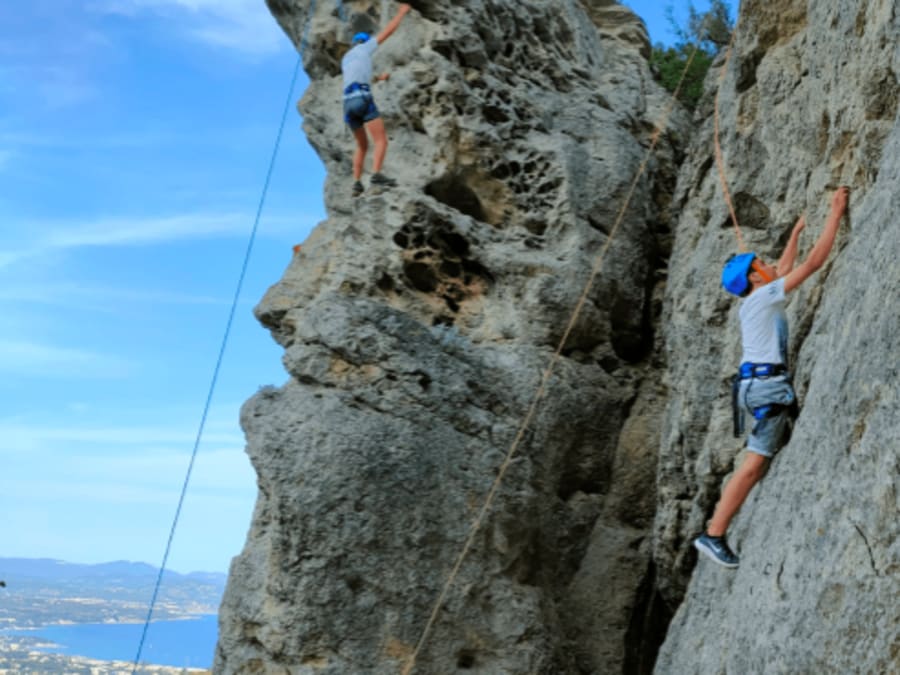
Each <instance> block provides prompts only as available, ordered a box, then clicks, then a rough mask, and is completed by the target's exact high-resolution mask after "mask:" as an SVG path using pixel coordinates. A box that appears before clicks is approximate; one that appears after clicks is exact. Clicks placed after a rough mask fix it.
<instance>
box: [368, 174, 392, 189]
mask: <svg viewBox="0 0 900 675" xmlns="http://www.w3.org/2000/svg"><path fill="white" fill-rule="evenodd" d="M370 182H371V184H372V185H373V186H374V185H378V186H380V187H394V186H395V185H397V181H395V180H394V179H393V178H388V177H387V176H385V175H384V174H383V173H373V174H372V180H371V181H370Z"/></svg>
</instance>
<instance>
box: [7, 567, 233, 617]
mask: <svg viewBox="0 0 900 675" xmlns="http://www.w3.org/2000/svg"><path fill="white" fill-rule="evenodd" d="M158 574H159V569H158V568H156V567H153V566H152V565H147V564H145V563H133V562H126V561H118V562H109V563H103V564H99V565H82V564H77V563H68V562H65V561H62V560H51V559H29V558H0V580H3V581H4V582H5V583H6V588H5V589H0V598H2V602H0V625H4V626H7V627H10V626H16V627H30V626H37V625H47V624H55V623H60V622H75V623H104V622H111V621H112V622H122V621H126V622H132V621H141V620H143V618H144V617H145V616H146V613H147V608H148V606H149V602H150V598H151V596H152V593H153V588H154V586H155V584H156V578H157V575H158ZM225 581H226V575H224V574H221V573H215V572H192V573H190V574H179V573H178V572H168V571H167V572H166V573H165V574H164V575H163V582H162V585H161V587H160V590H159V597H158V602H157V607H156V610H155V611H154V617H155V618H157V619H165V618H170V619H173V618H181V617H185V616H194V615H197V614H211V613H215V612H216V611H217V610H218V607H219V603H220V602H221V599H222V593H223V592H224V589H225Z"/></svg>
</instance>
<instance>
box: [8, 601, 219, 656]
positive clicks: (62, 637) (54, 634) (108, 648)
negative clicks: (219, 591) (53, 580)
mask: <svg viewBox="0 0 900 675" xmlns="http://www.w3.org/2000/svg"><path fill="white" fill-rule="evenodd" d="M143 631H144V625H143V624H135V623H96V624H93V623H87V624H66V625H62V626H45V627H43V628H36V629H34V630H31V631H28V632H24V631H23V632H21V633H19V634H20V635H29V636H31V637H39V638H43V639H44V640H47V641H48V642H52V643H53V644H54V646H53V647H48V648H46V649H44V650H43V651H46V652H48V653H52V654H64V655H66V656H86V657H88V658H92V659H98V660H100V661H129V662H133V661H134V658H135V656H136V655H137V650H138V645H139V644H140V641H141V634H142V633H143ZM217 636H218V622H217V620H216V615H215V614H209V615H203V616H201V617H200V618H197V619H184V620H181V621H154V622H152V623H151V624H150V627H149V629H148V630H147V637H146V638H145V641H144V648H143V650H142V651H141V659H140V660H141V663H146V664H154V665H159V666H175V667H177V668H211V667H212V663H213V654H214V652H215V649H216V639H217Z"/></svg>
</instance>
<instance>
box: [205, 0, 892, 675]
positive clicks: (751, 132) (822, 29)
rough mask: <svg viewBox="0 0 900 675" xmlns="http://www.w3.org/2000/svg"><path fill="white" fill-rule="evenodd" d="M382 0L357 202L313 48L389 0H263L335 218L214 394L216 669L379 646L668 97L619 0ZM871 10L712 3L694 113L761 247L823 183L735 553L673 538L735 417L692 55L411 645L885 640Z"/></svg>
mask: <svg viewBox="0 0 900 675" xmlns="http://www.w3.org/2000/svg"><path fill="white" fill-rule="evenodd" d="M412 4H413V7H414V12H413V13H412V14H411V15H410V16H409V17H408V18H407V19H406V21H404V23H403V24H402V25H401V27H400V29H399V31H398V33H397V34H396V36H395V37H393V38H391V39H390V40H389V41H388V42H387V43H386V44H385V45H384V46H383V47H382V48H380V49H379V52H378V54H377V56H376V67H377V68H378V69H379V70H390V71H391V73H392V77H391V79H390V81H389V82H388V83H386V84H383V85H377V86H376V87H375V97H376V101H377V102H378V104H379V107H380V108H381V110H382V112H383V113H384V117H385V120H386V123H387V127H388V130H389V135H390V138H391V147H390V150H389V153H388V161H387V165H386V172H387V173H388V174H390V175H392V176H394V177H396V178H397V179H398V181H399V185H398V187H397V188H395V189H392V190H389V191H378V190H373V189H369V190H367V192H366V193H365V194H364V195H363V196H362V197H361V198H359V199H357V200H353V199H351V198H350V195H349V191H350V184H351V178H350V156H351V152H352V149H353V141H352V138H351V137H350V135H349V133H347V132H346V131H345V130H344V129H343V128H342V125H341V120H340V88H341V87H340V78H339V62H340V58H341V56H342V54H343V53H344V51H345V50H346V49H347V41H348V39H349V36H350V35H351V34H352V33H353V32H355V31H357V30H374V29H376V28H377V27H378V26H383V25H384V24H385V23H386V21H387V20H388V18H389V17H390V16H391V15H392V14H393V12H394V11H395V5H394V3H393V2H389V1H388V0H355V1H352V2H351V1H347V2H344V3H340V2H337V3H332V2H327V1H325V0H319V2H318V4H317V5H316V9H315V12H313V13H312V14H311V13H310V8H311V6H312V2H311V0H268V5H269V7H270V9H271V11H272V13H273V14H274V16H275V17H276V18H277V20H278V21H279V22H280V23H281V25H282V26H283V27H284V29H285V31H286V32H287V33H288V34H289V35H290V36H291V37H292V39H293V40H294V41H295V43H298V44H299V41H300V37H301V35H302V33H303V30H304V27H305V26H306V25H307V21H309V22H311V23H310V26H311V31H310V48H309V49H308V51H307V52H306V54H305V55H304V66H305V68H306V70H307V72H308V73H309V75H310V78H311V81H312V84H311V86H310V88H309V89H308V91H307V92H306V93H305V95H304V97H303V99H302V101H301V103H300V110H301V113H302V115H303V118H304V126H305V130H306V133H307V135H308V137H309V139H310V142H311V143H312V144H313V146H314V147H315V148H316V150H317V151H318V153H319V156H320V157H321V158H322V161H323V162H324V163H325V164H326V166H327V168H328V179H327V183H326V189H325V200H326V205H327V209H328V214H329V217H328V219H327V220H326V221H325V222H323V223H321V224H320V225H319V226H318V227H317V228H316V230H315V231H314V232H313V234H312V236H311V237H310V239H309V240H308V241H307V242H304V245H303V248H302V252H301V253H300V254H299V255H298V256H296V257H295V258H294V260H293V261H292V262H291V264H290V266H289V267H288V269H287V270H286V272H285V274H284V277H283V278H282V279H281V281H279V282H278V283H277V284H276V285H275V286H273V287H272V289H271V290H270V291H269V293H268V294H267V295H266V297H265V298H264V299H263V301H262V302H261V303H260V305H259V306H258V307H257V310H256V311H257V316H258V317H259V319H260V321H261V322H262V323H263V324H264V325H265V326H267V327H268V328H269V329H270V330H271V331H272V334H273V336H274V337H275V339H276V340H278V342H279V343H280V344H282V345H283V346H284V348H285V356H284V363H285V367H286V369H287V371H288V373H289V374H290V379H289V381H288V382H287V384H285V385H284V386H283V387H281V388H267V389H264V390H262V391H261V392H259V393H258V394H257V395H256V396H255V397H253V398H252V399H251V400H250V401H248V402H247V404H246V405H245V407H244V409H243V413H242V423H243V426H244V429H245V431H246V433H247V438H248V452H249V454H250V456H251V459H252V461H253V464H254V466H255V468H256V470H257V473H258V480H259V488H260V494H259V499H258V502H257V506H256V511H255V514H254V518H253V523H252V527H251V530H250V533H249V535H248V540H247V545H246V547H245V549H244V551H243V552H242V553H241V555H240V556H238V557H237V558H236V559H235V561H234V563H233V566H232V570H231V575H230V579H229V585H228V590H227V592H226V597H225V600H224V602H223V606H222V610H221V613H220V641H219V645H218V648H217V655H216V664H215V671H216V672H217V673H291V674H298V675H307V674H310V675H311V674H313V673H317V674H318V673H325V674H329V675H330V674H337V673H341V674H346V673H397V672H399V671H400V668H401V667H402V665H403V664H404V662H405V659H406V658H407V657H408V656H409V654H410V653H411V652H412V649H413V647H414V645H415V643H416V641H417V640H418V638H419V636H420V635H421V631H422V629H423V628H424V625H425V623H426V621H427V619H428V615H429V613H430V611H431V608H432V606H433V604H434V602H435V600H436V598H437V596H438V593H439V592H440V589H441V588H442V586H443V584H444V581H445V580H446V577H447V574H448V572H449V570H450V567H451V565H452V564H453V562H454V560H455V558H456V556H457V555H458V554H459V552H460V550H461V547H462V544H463V542H464V541H465V539H466V537H467V536H468V533H469V527H470V523H471V522H472V519H473V518H474V517H475V515H476V512H477V509H478V507H479V506H480V504H481V503H482V502H483V500H484V498H485V496H486V493H487V491H488V489H489V487H490V485H491V482H492V481H493V479H494V476H495V472H496V470H497V467H498V466H499V465H500V463H501V462H502V460H503V457H504V454H505V452H506V450H507V449H508V447H509V444H510V442H511V441H512V438H513V436H514V435H515V432H516V429H517V427H518V424H519V423H520V422H521V420H522V419H523V417H524V414H525V410H526V409H527V407H528V405H529V403H530V401H531V397H532V395H533V394H534V392H535V390H536V387H537V383H538V381H539V379H540V375H541V372H542V370H543V368H544V367H545V366H546V364H547V363H548V361H549V358H550V355H551V353H552V350H553V348H554V347H555V345H556V343H557V341H558V340H559V338H560V335H561V333H562V330H563V327H564V326H565V323H566V322H567V320H568V318H569V315H570V312H571V310H572V308H573V307H574V305H575V304H576V301H577V299H578V296H579V294H580V293H581V290H582V288H583V286H584V282H585V281H586V279H587V278H588V276H589V273H590V268H591V265H592V263H593V260H594V257H595V255H596V253H597V252H598V251H599V249H600V248H601V247H602V246H603V245H604V243H606V240H607V236H608V234H609V231H610V227H611V225H612V223H613V221H614V218H615V215H616V213H617V212H618V210H619V208H620V207H621V204H622V200H623V198H624V194H625V192H626V190H627V188H628V184H629V183H630V181H631V179H632V177H633V176H634V174H635V171H636V170H637V167H638V165H639V163H640V161H641V159H642V158H643V156H644V153H645V152H646V147H647V146H648V144H649V141H650V136H651V134H652V131H653V124H654V122H655V121H656V120H658V119H659V118H660V117H661V116H662V112H663V109H664V108H665V107H666V106H667V105H668V102H669V96H668V94H666V93H664V92H662V91H660V89H659V88H658V87H657V86H656V85H655V84H654V82H653V78H652V76H651V73H650V71H649V69H648V65H647V62H646V56H647V54H648V50H649V44H648V40H647V36H646V32H645V31H644V29H643V26H642V24H641V23H640V22H639V21H638V20H637V19H636V18H635V17H634V16H633V15H632V14H631V13H630V12H629V11H628V10H627V9H625V8H623V7H621V6H619V5H617V4H616V3H615V2H611V1H609V0H593V1H591V0H533V1H530V2H525V1H523V0H419V1H418V2H413V3H412ZM341 10H343V11H341ZM342 17H343V18H345V19H346V20H345V21H344V20H342ZM898 38H900V18H898V17H897V15H896V12H895V9H894V7H893V4H892V3H890V2H886V1H881V0H835V2H830V3H811V2H801V1H800V0H766V1H764V0H744V1H743V3H742V6H741V19H740V25H739V29H738V35H737V39H736V44H735V53H734V55H733V57H732V59H731V61H730V63H729V66H728V69H727V71H726V75H725V79H724V83H723V86H722V92H721V115H722V135H721V140H722V144H723V150H724V154H725V157H726V162H727V172H728V177H729V180H730V182H731V189H732V193H733V195H734V200H735V204H736V207H737V211H738V216H739V220H740V222H741V225H742V227H743V229H744V234H745V237H746V238H747V240H748V243H749V245H750V246H751V247H752V248H753V249H755V250H756V251H758V252H759V253H760V254H761V255H763V256H764V257H766V258H769V259H775V258H777V256H778V254H779V252H780V249H781V248H782V247H783V246H784V244H785V242H786V239H787V235H788V232H789V231H790V228H791V226H792V225H793V223H794V221H795V220H796V218H797V216H798V215H799V214H800V212H802V211H804V210H806V212H807V216H808V222H809V225H808V227H807V231H806V232H805V233H804V235H803V239H802V245H801V254H805V253H806V251H808V249H809V247H810V246H811V243H812V241H813V240H814V238H815V237H816V236H817V234H818V233H819V232H820V231H821V226H822V223H823V221H824V218H825V216H826V213H827V210H828V203H829V201H830V197H831V193H832V192H833V190H834V188H835V187H836V186H838V185H839V184H849V185H850V186H851V187H852V188H853V193H852V196H851V206H850V212H849V216H848V217H847V218H846V219H845V223H844V226H843V228H842V231H841V233H840V235H839V239H838V242H837V244H836V246H835V250H834V252H833V254H832V256H831V259H830V261H829V263H828V264H827V265H826V266H825V268H823V269H822V270H821V271H820V272H818V273H817V274H816V276H815V277H814V278H813V279H812V280H810V281H809V282H807V284H805V285H804V287H803V288H801V289H800V290H798V291H797V292H796V293H794V294H792V298H791V301H790V304H789V319H790V321H791V325H792V331H793V333H792V338H791V356H792V362H793V363H792V364H793V369H794V372H795V384H796V388H797V391H798V394H799V395H800V398H801V404H802V411H801V414H800V417H799V418H798V420H797V421H796V424H795V427H794V429H793V433H792V438H791V440H790V442H789V443H788V444H787V445H786V446H785V447H784V449H783V450H782V451H781V452H780V453H779V455H778V456H777V457H776V459H775V460H774V462H773V463H772V466H771V468H770V471H769V474H768V476H767V477H766V478H765V479H764V481H763V482H762V483H761V484H760V485H759V486H758V487H757V488H755V489H754V491H753V492H752V493H751V495H750V498H749V500H748V502H747V503H746V504H745V506H744V508H743V509H742V511H741V513H740V514H739V516H738V518H737V519H736V520H735V522H734V524H733V527H732V530H731V532H730V538H731V540H732V542H733V543H734V544H735V546H736V548H737V549H738V551H739V552H740V554H741V557H742V563H741V567H740V568H739V570H737V571H726V570H723V569H720V568H717V567H714V566H712V565H711V564H710V563H709V562H708V561H706V560H703V561H700V562H699V563H698V562H697V559H696V555H695V553H694V551H693V549H692V547H691V546H690V542H691V539H692V538H693V536H695V535H696V534H697V533H698V532H699V531H701V530H702V528H703V527H704V523H705V521H706V519H707V518H708V517H709V516H710V514H711V511H712V508H713V506H714V504H715V502H716V500H717V498H718V494H719V490H720V488H721V485H722V483H723V480H724V479H725V478H726V477H727V475H728V474H729V472H730V471H731V470H732V468H733V466H734V465H735V461H739V459H740V454H739V453H740V450H741V447H742V441H741V440H736V439H734V438H732V436H731V429H730V424H731V419H730V410H729V400H728V380H729V378H730V376H731V374H732V372H733V370H734V368H735V366H736V364H737V362H738V360H739V356H740V355H739V344H738V341H739V335H738V330H737V317H736V310H737V303H735V302H734V301H732V300H731V299H730V298H729V296H727V295H726V294H725V293H724V292H722V291H721V290H720V289H719V286H718V277H719V271H720V269H721V264H722V262H724V260H725V259H726V258H727V256H728V255H729V254H730V253H732V252H734V250H735V239H734V235H733V233H732V230H731V227H730V223H729V219H728V213H727V210H726V207H725V204H724V201H723V200H722V197H721V191H720V188H719V184H718V175H717V172H716V169H715V165H714V160H713V142H712V141H713V138H712V127H713V121H712V111H713V98H712V96H713V93H714V88H715V86H716V85H717V84H718V79H717V78H718V72H715V71H716V68H720V67H722V65H723V62H722V60H721V59H720V60H719V62H718V63H717V64H715V66H716V67H715V68H714V72H711V74H710V79H709V85H710V86H709V94H708V96H707V98H706V99H705V100H704V101H703V102H702V103H701V105H700V107H699V109H698V111H697V112H696V114H695V116H694V119H693V120H690V119H688V118H687V116H686V115H685V114H684V113H683V112H681V111H679V110H676V113H675V116H674V118H673V119H672V121H671V122H670V124H669V126H668V127H667V129H666V131H665V134H664V136H663V142H662V143H661V145H660V147H659V149H658V151H657V152H656V154H655V158H654V160H653V161H652V162H651V164H650V167H649V169H650V170H649V172H648V174H647V175H646V177H645V179H643V180H642V181H641V183H640V185H639V188H638V194H637V196H636V198H635V200H634V202H633V203H632V205H631V208H630V209H629V210H628V212H627V215H626V218H625V221H624V223H623V228H622V230H621V231H620V232H619V233H618V234H617V235H616V238H615V240H614V242H613V245H612V248H611V251H610V255H609V256H608V257H607V259H606V263H605V265H604V268H603V270H602V272H601V274H600V276H599V278H598V280H597V283H596V285H595V286H594V287H593V289H592V291H591V294H590V299H589V302H588V304H587V307H586V311H585V313H584V314H583V315H582V317H581V319H580V320H579V322H578V323H577V326H576V329H575V331H574V333H573V335H572V338H571V340H570V341H569V343H568V345H567V347H566V349H565V351H564V356H563V359H562V360H561V362H560V364H559V367H558V369H557V371H556V374H555V376H554V378H553V379H552V381H551V383H550V391H549V393H548V395H547V396H546V399H545V400H544V401H543V402H542V404H541V406H540V408H539V411H540V412H539V414H538V416H537V418H536V419H535V421H534V423H533V424H532V425H531V426H530V428H529V433H528V436H527V438H526V442H525V443H524V444H523V446H522V447H521V450H520V452H519V454H518V456H517V457H516V459H515V461H514V463H513V465H512V467H511V469H510V471H509V473H508V474H507V476H506V479H505V481H504V483H503V486H502V488H501V490H500V492H499V494H498V497H497V501H496V503H495V506H494V508H493V510H492V511H491V513H490V515H489V517H488V519H487V521H486V523H485V525H484V527H483V528H482V529H481V530H480V531H479V533H478V536H477V537H476V540H475V545H474V547H473V549H472V551H471V554H470V555H469V557H468V558H467V561H466V563H465V564H464V565H463V567H462V570H461V573H460V577H459V579H458V581H457V583H456V585H455V586H454V588H453V589H452V590H451V592H450V594H449V596H448V599H447V602H446V605H445V607H444V609H443V610H442V611H441V613H440V614H439V616H438V621H437V623H436V625H435V629H434V632H433V634H432V635H431V638H430V640H429V641H428V643H427V645H426V647H425V649H424V651H423V653H422V655H421V657H420V659H419V661H418V662H417V668H416V671H415V672H417V673H434V674H436V675H444V674H445V673H456V672H474V673H482V674H483V675H495V674H498V673H510V674H519V673H522V674H524V673H529V674H531V673H548V674H549V673H553V674H554V675H556V674H561V673H565V674H569V673H572V674H579V673H583V674H587V673H614V672H624V673H647V672H650V671H651V670H653V669H654V663H655V671H656V672H658V673H663V674H669V673H673V674H677V675H681V674H683V673H703V674H704V675H705V674H706V673H895V672H900V610H898V607H900V604H898V602H897V598H898V597H900V582H898V578H900V576H898V575H900V544H898V540H900V538H898V513H900V497H898V495H900V454H898V449H897V440H896V439H897V438H898V436H900V433H898V432H900V428H898V426H900V423H898V421H897V420H898V416H897V409H898V405H897V395H898V337H897V336H898V334H900V318H898V311H897V309H896V300H897V295H898V289H900V273H898V266H897V265H896V263H895V261H896V260H897V259H898V257H900V250H898V249H900V230H898V227H897V225H896V222H897V221H898V217H900V198H898V197H897V196H896V194H895V193H896V190H895V189H894V187H895V185H896V184H897V180H898V179H900V175H898V174H900V159H898V157H900V153H898V151H900V129H898V126H897V103H898V94H900V86H898V82H897V76H896V73H897V72H898V63H897V60H898V52H897V49H896V45H897V43H898ZM689 131H690V133H691V139H690V147H689V148H688V147H687V146H686V143H687V136H688V132H689ZM675 610H677V613H676V614H675V616H674V618H672V613H673V612H675ZM670 620H671V625H670V624H669V622H670ZM667 628H668V633H667V635H666V630H667ZM664 635H666V641H665V644H664V645H663V646H662V648H661V651H660V652H659V658H658V660H657V651H656V650H657V648H658V646H659V643H660V642H661V641H662V638H663V636H664Z"/></svg>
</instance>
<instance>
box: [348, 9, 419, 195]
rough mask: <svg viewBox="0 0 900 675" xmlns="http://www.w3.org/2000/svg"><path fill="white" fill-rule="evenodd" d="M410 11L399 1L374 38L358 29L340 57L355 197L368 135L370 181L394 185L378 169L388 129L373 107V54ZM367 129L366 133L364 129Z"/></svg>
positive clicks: (360, 190) (359, 187)
mask: <svg viewBox="0 0 900 675" xmlns="http://www.w3.org/2000/svg"><path fill="white" fill-rule="evenodd" d="M408 12H409V4H407V3H405V2H401V3H400V8H399V10H398V11H397V14H396V16H394V18H393V19H391V20H390V22H388V24H387V26H385V27H384V29H383V30H382V31H381V32H380V33H378V35H376V36H375V37H374V38H372V36H371V35H369V34H368V33H357V34H356V35H354V36H353V47H352V48H351V49H350V51H348V52H347V53H346V54H345V55H344V58H343V60H342V61H341V72H343V74H344V121H345V122H346V123H347V126H349V127H350V130H351V131H352V132H353V137H354V139H356V153H355V154H354V155H353V181H354V182H353V196H354V197H358V196H359V195H361V194H362V193H363V190H364V189H365V188H364V187H363V184H362V181H361V178H362V172H363V164H364V162H365V159H366V152H368V150H369V137H368V134H371V135H372V142H373V143H374V144H375V152H374V153H373V156H372V171H373V173H372V178H371V185H373V186H375V185H377V186H382V187H393V186H394V185H396V184H397V181H395V180H394V179H393V178H388V177H387V176H385V175H384V174H383V173H381V167H382V165H383V164H384V156H385V153H386V152H387V145H388V141H387V132H386V131H385V129H384V120H382V119H381V113H379V112H378V108H376V107H375V101H374V99H373V98H372V91H371V87H370V84H371V82H372V55H373V54H374V53H375V50H376V49H378V45H380V44H381V43H382V42H384V41H385V40H387V39H388V38H389V37H390V36H391V35H392V34H393V33H394V31H395V30H397V26H399V25H400V22H401V21H403V17H404V16H406V14H407V13H408ZM377 79H378V80H382V81H384V80H387V79H388V74H387V73H385V74H383V75H379V76H378V78H377ZM367 131H368V134H367V133H366V132H367Z"/></svg>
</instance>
